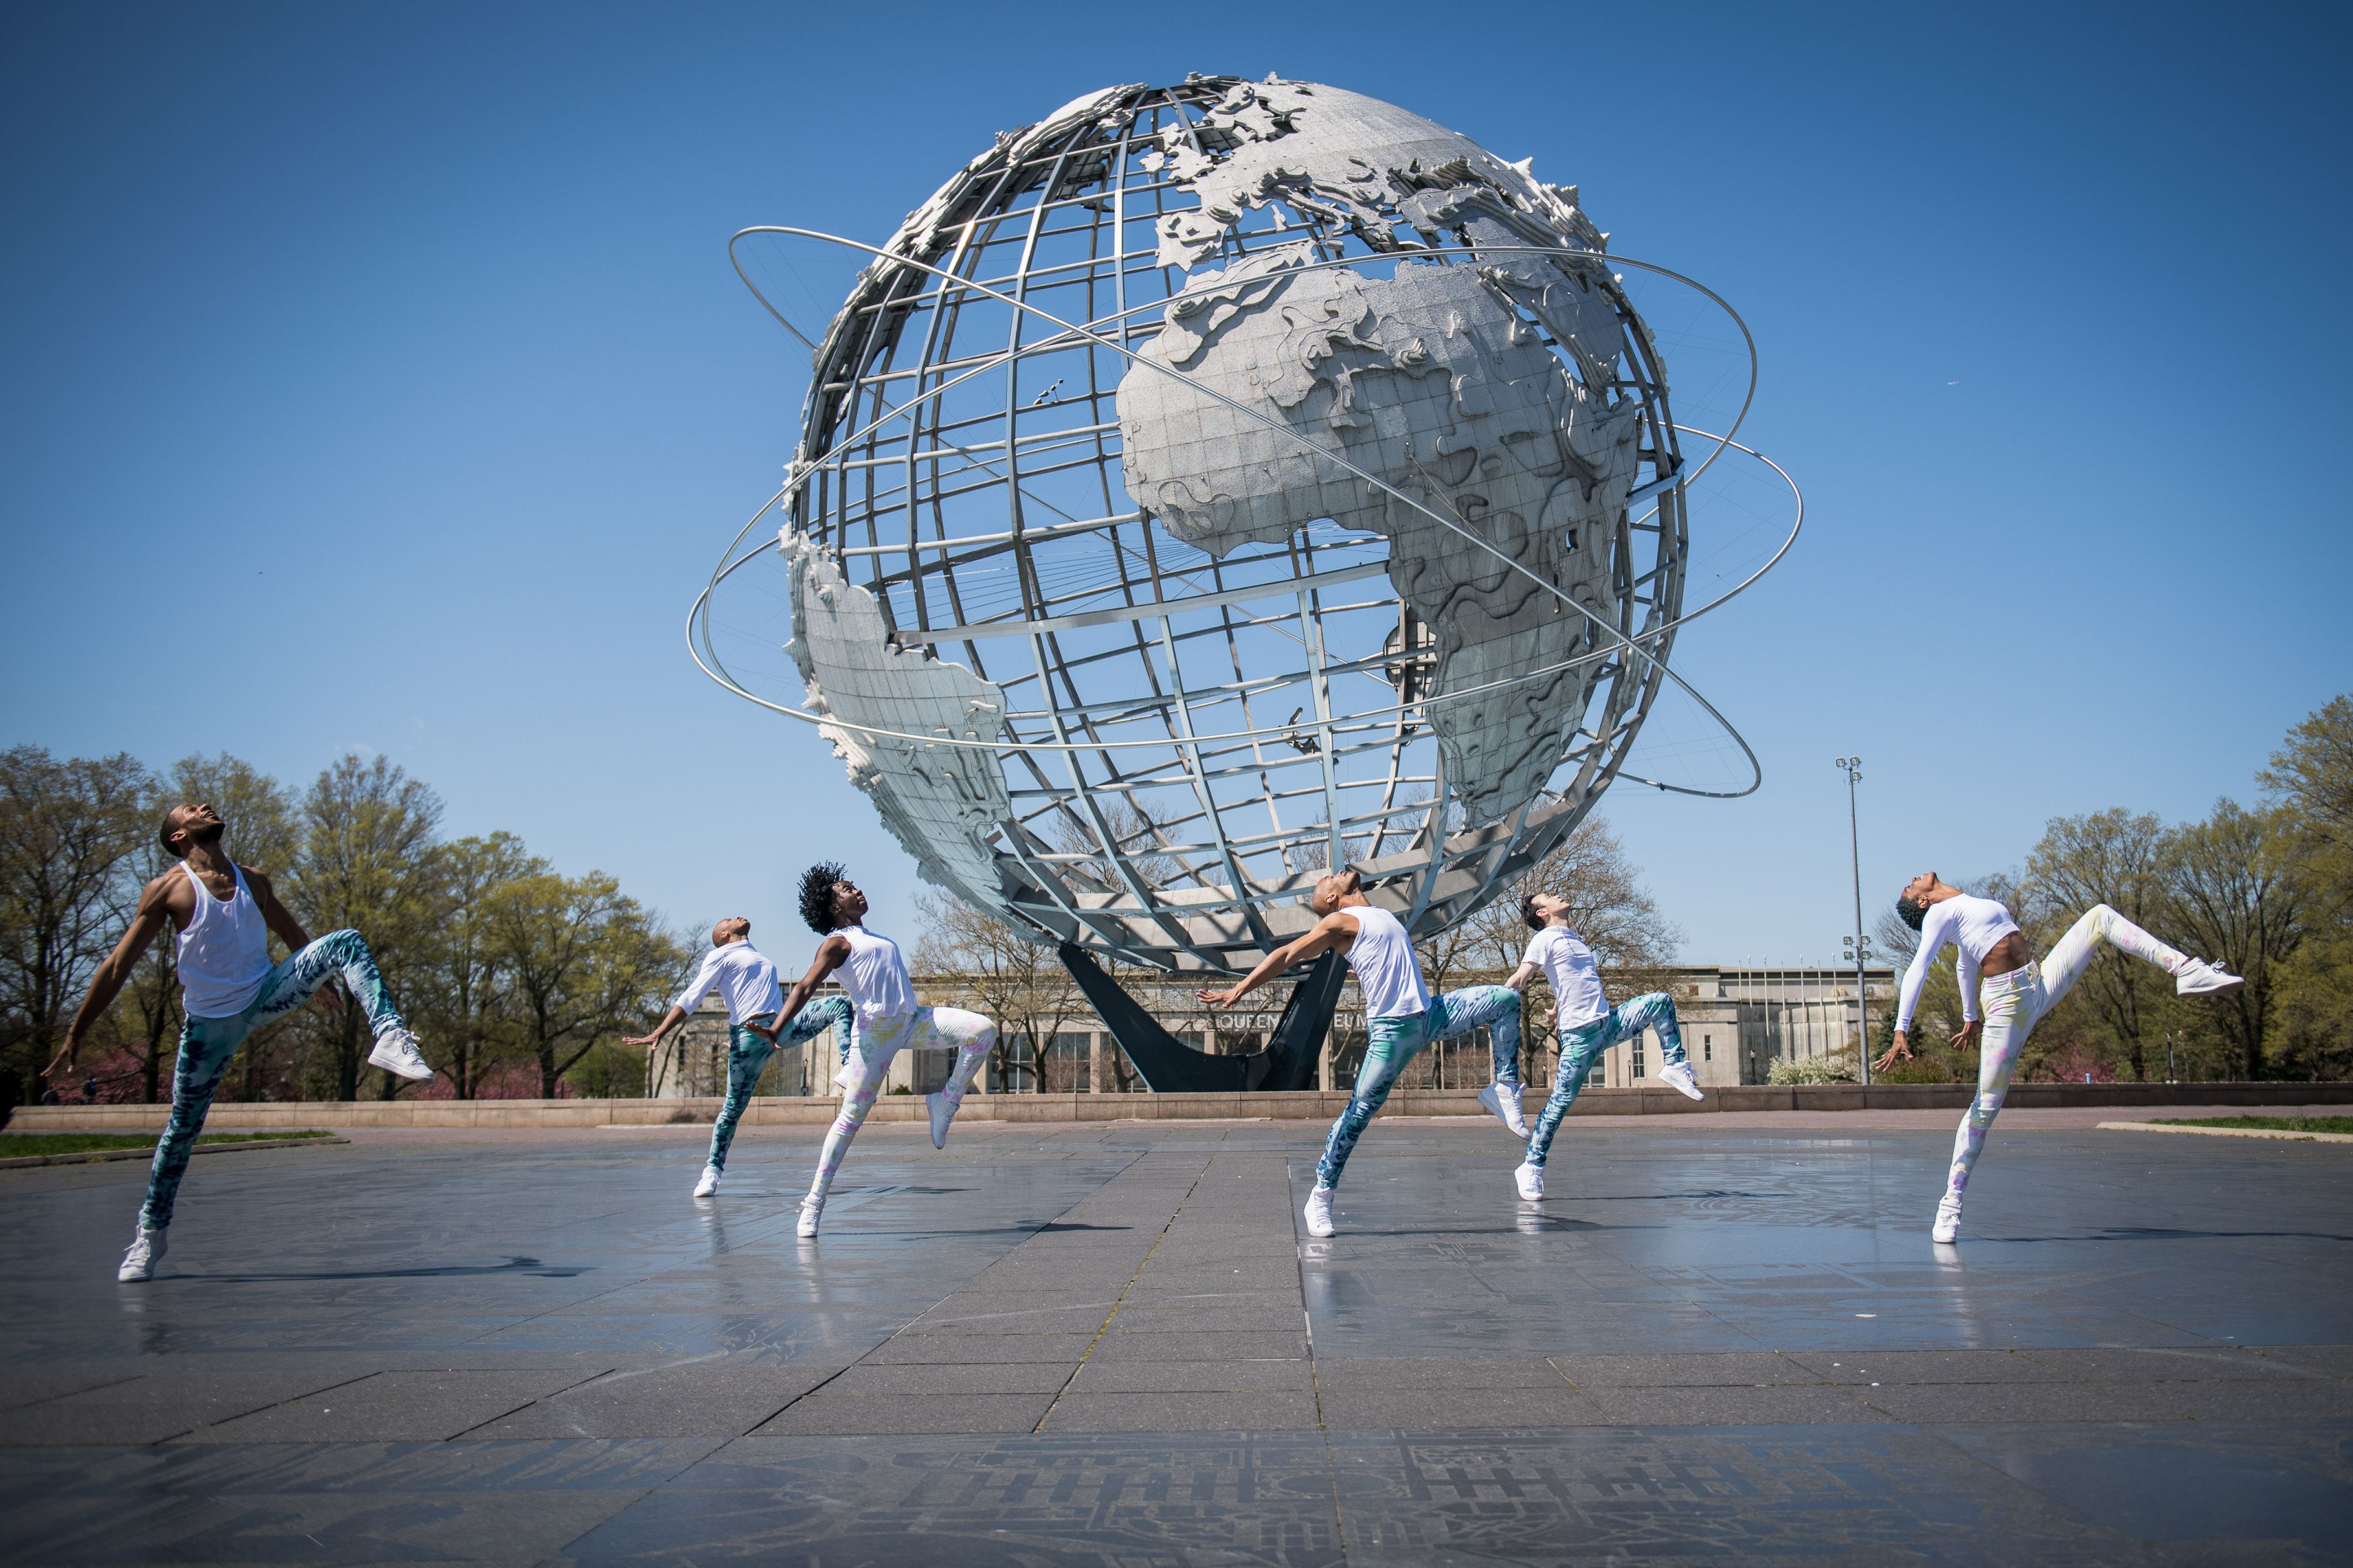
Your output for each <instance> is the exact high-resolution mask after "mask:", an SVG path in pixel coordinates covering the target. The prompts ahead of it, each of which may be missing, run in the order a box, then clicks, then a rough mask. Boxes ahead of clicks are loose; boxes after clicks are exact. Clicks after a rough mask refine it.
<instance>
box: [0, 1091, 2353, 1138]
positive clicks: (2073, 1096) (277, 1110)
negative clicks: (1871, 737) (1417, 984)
mask: <svg viewBox="0 0 2353 1568" xmlns="http://www.w3.org/2000/svg"><path fill="white" fill-rule="evenodd" d="M1971 1093H1972V1089H1971V1086H1969V1085H1967V1084H1957V1083H1951V1084H1946V1083H1937V1084H1915V1083H1906V1084H1874V1085H1873V1086H1871V1087H1869V1088H1865V1087H1863V1086H1862V1085H1861V1084H1852V1083H1830V1084H1799V1085H1790V1086H1786V1087H1773V1086H1768V1085H1763V1084H1745V1085H1740V1086H1737V1087H1729V1086H1728V1087H1725V1088H1721V1089H1711V1090H1709V1091H1708V1097H1707V1099H1706V1100H1686V1099H1685V1098H1683V1096H1682V1095H1680V1094H1678V1093H1676V1092H1675V1091H1674V1090H1673V1089H1666V1088H1663V1087H1662V1088H1651V1087H1647V1086H1645V1087H1642V1088H1637V1089H1587V1090H1586V1091H1585V1093H1584V1094H1583V1096H1581V1097H1580V1098H1579V1099H1578V1100H1577V1110H1576V1112H1575V1113H1576V1114H1577V1115H1578V1116H1662V1115H1665V1116H1676V1115H1704V1114H1706V1113H1707V1112H1709V1111H1726V1110H1960V1109H1961V1108H1962V1107H1964V1106H1966V1105H1968V1102H1969V1097H1970V1095H1971ZM1543 1100H1544V1097H1543V1095H1542V1094H1540V1093H1538V1092H1536V1091H1535V1090H1530V1091H1529V1094H1528V1109H1529V1111H1530V1113H1531V1114H1533V1113H1534V1111H1535V1108H1536V1107H1537V1106H1538V1105H1540V1104H1542V1103H1543ZM1347 1101H1348V1097H1347V1095H1346V1094H1345V1093H1343V1092H1337V1091H1335V1092H1332V1093H1318V1092H1314V1091H1310V1092H1306V1093H1299V1094H976V1095H973V1096H972V1097H970V1098H969V1099H967V1100H965V1106H964V1110H963V1112H962V1115H963V1117H964V1118H965V1120H969V1121H1128V1120H1134V1121H1215V1120H1221V1119H1233V1118H1248V1117H1271V1118H1276V1119H1281V1120H1307V1121H1330V1120H1331V1119H1332V1118H1333V1117H1335V1116H1337V1115H1338V1114H1339V1113H1340V1108H1341V1107H1342V1106H1344V1105H1345V1104H1346V1103H1347ZM836 1103H837V1102H835V1101H834V1100H818V1099H809V1098H804V1097H800V1096H779V1097H776V1098H771V1099H761V1100H754V1101H753V1102H752V1106H751V1109H750V1110H747V1111H746V1112H745V1113H744V1121H745V1122H746V1123H747V1124H749V1125H754V1126H791V1125H800V1126H814V1125H820V1124H822V1123H825V1122H828V1121H832V1120H833V1115H834V1110H835V1107H836ZM2007 1103H2008V1104H2010V1105H2012V1106H2016V1107H2020V1108H2026V1107H2038V1108H2044V1109H2048V1108H2051V1107H2056V1106H2119V1107H2125V1108H2128V1109H2132V1110H2161V1109H2163V1108H2165V1107H2167V1106H2175V1105H2225V1106H2247V1107H2259V1106H2265V1105H2353V1083H2102V1084H2077V1083H2021V1084H2015V1085H2013V1086H2011V1089H2010V1099H2009V1100H2008V1102H2007ZM168 1110H169V1108H168V1107H166V1106H162V1105H26V1106H19V1107H18V1108H17V1109H16V1115H15V1117H14V1118H13V1119H12V1120H11V1121H9V1123H8V1126H9V1128H10V1130H11V1131H19V1132H64V1131H100V1130H110V1129H126V1130H132V1131H152V1130H154V1129H157V1128H160V1127H162V1126H163V1124H164V1116H165V1115H166V1113H167V1112H168ZM718 1111H719V1101H718V1100H715V1099H700V1100H299V1101H293V1102H286V1103H236V1102H216V1104H215V1105H214V1106H213V1110H212V1115H211V1117H210V1119H209V1120H208V1121H206V1127H208V1128H210V1129H212V1130H214V1131H258V1130H262V1129H268V1128H277V1127H646V1126H664V1125H670V1124H678V1125H686V1124H691V1123H697V1122H700V1123H704V1124H708V1123H709V1122H710V1121H711V1120H712V1117H714V1116H716V1115H717V1114H718ZM1388 1113H1389V1114H1391V1115H1395V1116H1482V1115H1484V1114H1485V1112H1484V1111H1482V1110H1481V1109H1480V1107H1479V1102H1478V1100H1477V1098H1476V1096H1475V1094H1474V1092H1473V1091H1472V1090H1469V1089H1442V1090H1429V1089H1399V1090H1398V1092H1396V1093H1395V1094H1392V1095H1391V1096H1390V1097H1389V1103H1388ZM922 1119H923V1099H922V1097H921V1096H918V1095H890V1096H886V1097H884V1098H883V1099H881V1100H877V1101H876V1102H875V1105H874V1110H873V1116H872V1120H875V1121H920V1120H922Z"/></svg>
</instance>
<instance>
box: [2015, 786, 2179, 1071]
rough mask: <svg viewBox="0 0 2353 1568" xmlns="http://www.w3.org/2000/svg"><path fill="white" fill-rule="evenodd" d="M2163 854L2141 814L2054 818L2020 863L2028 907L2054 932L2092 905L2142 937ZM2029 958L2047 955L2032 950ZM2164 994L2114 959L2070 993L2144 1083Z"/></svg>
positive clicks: (2153, 979) (2166, 1016) (2161, 897)
mask: <svg viewBox="0 0 2353 1568" xmlns="http://www.w3.org/2000/svg"><path fill="white" fill-rule="evenodd" d="M2168 852H2169V851H2168V836H2167V834H2166V831H2165V825H2164V824H2163V823H2161V822H2159V821H2158V819H2157V818H2156V817H2154V816H2149V815H2147V813H2141V814H2139V815H2135V814H2134V813H2131V812H2126V811H2120V810H2116V809H2113V808H2112V809H2110V810H2107V811H2095V812H2091V813H2088V814H2087V815H2085V816H2054V817H2052V819H2051V820H2050V821H2049V822H2048V823H2047V824H2045V825H2044V826H2043V829H2042V842H2040V843H2038V844H2037V845H2036V846H2035V847H2034V851H2033V853H2032V854H2031V855H2030V856H2029V857H2028V858H2027V861H2026V878H2025V882H2026V886H2027V887H2028V888H2029V889H2031V892H2030V895H2029V897H2030V901H2031V903H2032V904H2033V905H2034V906H2035V912H2036V913H2038V914H2040V915H2042V916H2044V917H2045V919H2046V920H2047V921H2048V923H2049V924H2050V925H2051V926H2052V927H2053V928H2055V930H2059V931H2063V929H2064V927H2065V925H2066V922H2068V921H2073V920H2074V919H2076V918H2077V917H2079V916H2080V915H2082V914H2083V912H2084V910H2088V909H2090V908H2092V906H2094V904H2106V905H2107V906H2108V907H2109V908H2111V909H2113V910H2116V912H2117V913H2118V914H2120V915H2122V916H2124V917H2125V919H2126V920H2128V921H2132V922H2133V923H2134V924H2135V925H2137V926H2140V927H2142V928H2144V929H2147V928H2148V927H2150V926H2154V925H2160V924H2162V923H2163V922H2162V919H2161V914H2162V911H2163V910H2164V907H2165V900H2166V879H2165V868H2166V858H2167V856H2168ZM2036 951H2037V952H2047V951H2048V948H2047V946H2044V945H2042V944H2038V946H2037V948H2036ZM2172 994H2173V988H2172V986H2171V984H2169V983H2168V981H2167V979H2166V977H2165V975H2164V974H2162V973H2159V972H2158V971H2157V970H2154V969H2151V968H2150V967H2149V966H2148V965H2147V964H2146V963H2140V962H2138V961H2137V960H2135V959H2129V958H2122V957H2119V956H2118V955H2116V954H2114V953H2110V954H2106V955H2105V956H2104V957H2102V958H2101V959H2100V960H2099V961H2097V962H2095V963H2093V965H2092V967H2091V968H2090V969H2089V970H2088V971H2086V972H2085V973H2084V978H2083V979H2082V980H2081V981H2080V982H2078V983H2077V984H2076V987H2075V995H2076V996H2079V997H2081V998H2083V1002H2084V1009H2083V1010H2084V1012H2086V1013H2087V1014H2089V1015H2091V1016H2094V1017H2095V1018H2096V1019H2097V1020H2098V1022H2099V1024H2100V1025H2102V1026H2105V1029H2106V1031H2107V1032H2108V1033H2109V1034H2110V1035H2112V1036H2113V1037H2115V1042H2116V1047H2118V1051H2119V1053H2120V1054H2121V1055H2122V1057H2123V1058H2124V1059H2125V1061H2126V1063H2127V1064H2128V1065H2129V1066H2130V1068H2131V1070H2132V1076H2133V1078H2134V1079H2135V1080H2136V1081H2140V1080H2145V1079H2147V1077H2148V1060H2147V1044H2146V1042H2147V1040H2148V1039H2150V1038H2154V1037H2157V1036H2158V1034H2159V1033H2161V1032H2162V1030H2163V1028H2164V1027H2165V1026H2166V1024H2167V1023H2168V1022H2169V1021H2170V1016H2171V1011H2172V1009H2171V1005H2170V1003H2171V998H2172Z"/></svg>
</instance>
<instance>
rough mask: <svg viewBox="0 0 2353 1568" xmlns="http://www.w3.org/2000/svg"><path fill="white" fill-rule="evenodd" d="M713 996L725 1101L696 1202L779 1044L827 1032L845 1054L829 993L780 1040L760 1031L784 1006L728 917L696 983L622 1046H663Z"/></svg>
mask: <svg viewBox="0 0 2353 1568" xmlns="http://www.w3.org/2000/svg"><path fill="white" fill-rule="evenodd" d="M713 991H716V992H718V993H719V994H721V995H722V996H723V997H724V998H725V999H726V1002H727V1099H726V1100H725V1101H724V1103H723V1104H722V1105H721V1106H720V1107H719V1119H718V1120H717V1121H714V1122H712V1125H711V1157H710V1159H709V1160H707V1161H706V1162H705V1163H704V1164H703V1167H702V1180H700V1181H698V1182H696V1183H695V1184H694V1195H695V1196H696V1197H698V1198H707V1197H709V1196H711V1195H712V1194H713V1193H716V1192H717V1191H718V1190H719V1179H720V1177H721V1176H722V1175H723V1173H725V1171H726V1169H727V1151H728V1149H729V1148H730V1147H731V1146H732V1145H733V1143H734V1142H735V1124H736V1123H737V1122H739V1121H742V1120H743V1119H744V1108H745V1107H747V1106H749V1105H750V1104H751V1103H752V1091H753V1089H756V1088H758V1087H759V1083H760V1074H761V1072H762V1071H763V1070H764V1069H765V1068H766V1067H767V1065H768V1058H770V1057H771V1056H774V1055H775V1054H776V1047H778V1046H780V1045H785V1046H790V1045H797V1044H799V1043H800V1042H801V1041H803V1040H810V1039H815V1038H816V1037H818V1036H819V1035H822V1034H824V1033H825V1032H826V1030H828V1029H832V1030H833V1031H834V1032H835V1033H836V1034H837V1035H838V1036H839V1037H840V1040H841V1049H842V1052H843V1053H844V1054H845V1055H847V1054H848V1052H849V999H848V998H847V997H842V996H828V997H827V998H825V1000H823V1001H821V1002H812V1003H810V1004H809V1005H807V1006H806V1007H804V1008H802V1009H801V1010H800V1011H799V1012H797V1013H796V1014H794V1015H793V1021H792V1023H791V1025H790V1026H788V1027H787V1028H786V1029H785V1030H784V1031H783V1032H782V1033H781V1035H768V1034H765V1033H763V1032H762V1031H761V1030H760V1029H759V1028H758V1027H756V1026H758V1025H762V1024H767V1023H771V1022H773V1021H774V1020H775V1018H776V1010H777V1008H778V1007H780V1006H781V1005H783V1003H782V1001H781V998H782V996H783V994H784V991H783V988H782V987H781V986H780V985H778V984H777V983H776V965H775V964H773V963H769V962H768V959H767V955H766V954H765V953H763V952H761V951H760V950H759V949H758V948H755V947H754V946H753V945H752V922H751V921H747V920H745V919H744V917H743V916H741V915H731V916H729V917H728V918H727V919H725V920H723V921H720V922H719V923H718V924H717V925H715V926H712V928H711V951H710V952H707V953H705V954H703V955H702V963H700V964H698V965H696V967H695V971H694V978H693V979H691V980H690V981H688V982H687V983H686V989H685V990H683V991H681V992H680V993H679V994H678V1000H677V1001H675V1002H673V1003H671V1004H670V1011H669V1012H667V1013H664V1014H663V1015H662V1017H661V1022H660V1023H659V1024H656V1025H655V1026H654V1028H653V1033H651V1034H649V1035H638V1036H633V1037H632V1036H625V1037H623V1038H622V1040H621V1043H622V1044H623V1045H625V1046H658V1045H659V1044H661V1041H662V1037H664V1036H665V1035H667V1034H669V1033H670V1031H671V1030H672V1029H675V1028H677V1027H678V1026H680V1025H681V1024H682V1023H684V1022H686V1016H687V1015H688V1014H690V1013H691V1012H693V1011H694V1010H695V1009H696V1008H697V1007H700V1006H702V999H703V998H704V997H705V996H708V995H710V994H712V992H713Z"/></svg>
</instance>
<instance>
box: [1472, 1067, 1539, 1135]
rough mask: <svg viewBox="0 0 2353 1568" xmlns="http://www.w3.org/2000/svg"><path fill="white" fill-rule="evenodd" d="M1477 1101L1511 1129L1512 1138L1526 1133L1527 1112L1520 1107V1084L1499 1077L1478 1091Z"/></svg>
mask: <svg viewBox="0 0 2353 1568" xmlns="http://www.w3.org/2000/svg"><path fill="white" fill-rule="evenodd" d="M1479 1103H1480V1104H1482V1105H1483V1106H1485V1107H1486V1108H1487V1109H1488V1110H1490V1111H1493V1113H1494V1117H1495V1120H1496V1121H1500V1122H1502V1123H1503V1124H1504V1126H1506V1127H1508V1128H1510V1129H1511V1130H1512V1136H1513V1137H1514V1138H1522V1139H1524V1138H1525V1137H1526V1136H1527V1135H1528V1118H1527V1112H1526V1111H1525V1110H1522V1109H1521V1107H1520V1086H1519V1085H1518V1084H1515V1083H1505V1082H1504V1081H1503V1080H1501V1079H1497V1080H1496V1081H1495V1082H1493V1083H1491V1084H1489V1085H1488V1086H1487V1087H1486V1088H1484V1089H1481V1090H1480V1091H1479Z"/></svg>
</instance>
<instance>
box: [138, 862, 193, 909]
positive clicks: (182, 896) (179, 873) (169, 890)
mask: <svg viewBox="0 0 2353 1568" xmlns="http://www.w3.org/2000/svg"><path fill="white" fill-rule="evenodd" d="M188 897H189V894H188V873H187V870H186V868H184V867H179V866H174V867H173V868H171V869H170V870H168V871H166V872H164V874H163V875H162V876H160V877H157V878H155V879H153V880H152V881H150V882H149V883H148V884H147V885H146V886H145V887H144V888H142V889H139V907H140V909H141V910H161V909H167V908H169V907H171V906H172V905H174V904H179V903H185V902H187V901H188Z"/></svg>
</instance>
